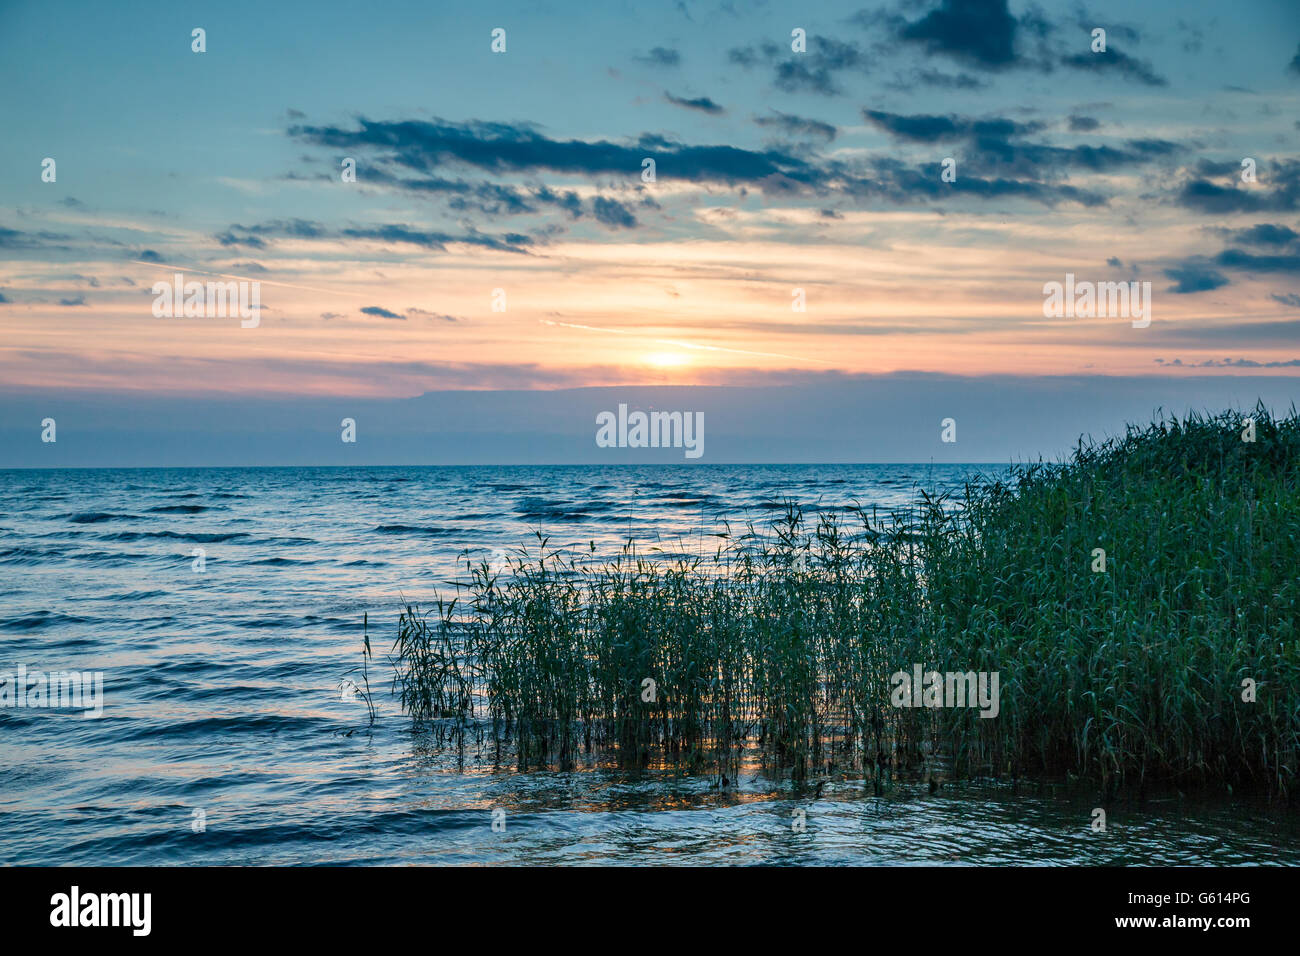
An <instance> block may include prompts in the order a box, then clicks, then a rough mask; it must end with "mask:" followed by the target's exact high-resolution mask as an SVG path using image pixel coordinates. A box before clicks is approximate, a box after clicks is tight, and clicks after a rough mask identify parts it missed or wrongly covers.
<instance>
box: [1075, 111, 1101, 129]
mask: <svg viewBox="0 0 1300 956" xmlns="http://www.w3.org/2000/svg"><path fill="white" fill-rule="evenodd" d="M1100 127H1101V121H1100V120H1098V119H1094V118H1093V117H1091V116H1077V115H1071V116H1070V132H1071V133H1091V132H1092V131H1093V130H1095V129H1098V128H1100Z"/></svg>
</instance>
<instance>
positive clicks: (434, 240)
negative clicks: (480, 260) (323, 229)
mask: <svg viewBox="0 0 1300 956" xmlns="http://www.w3.org/2000/svg"><path fill="white" fill-rule="evenodd" d="M339 236H340V237H342V238H344V239H369V240H376V241H379V242H398V243H403V244H406V245H412V246H421V247H423V248H425V249H438V250H442V249H445V248H446V246H447V245H449V244H454V243H461V244H466V245H471V246H482V247H484V248H485V249H496V250H499V251H502V252H521V251H522V250H521V249H519V248H518V247H519V246H527V245H531V244H532V241H533V240H532V239H531V238H530V237H529V236H525V235H521V234H519V233H514V232H508V233H505V234H504V235H503V236H501V237H500V238H496V237H493V236H486V235H483V234H482V233H478V232H469V233H466V234H464V235H451V234H449V233H445V232H438V231H436V230H428V229H417V228H415V227H413V226H407V225H402V224H400V223H391V224H387V225H382V226H352V227H349V228H346V229H341V230H339Z"/></svg>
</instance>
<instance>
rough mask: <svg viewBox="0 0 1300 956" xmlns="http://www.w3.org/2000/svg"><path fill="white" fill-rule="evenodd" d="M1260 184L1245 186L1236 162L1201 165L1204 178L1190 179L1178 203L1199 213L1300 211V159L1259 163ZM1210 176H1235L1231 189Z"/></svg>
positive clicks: (1179, 196) (1178, 197)
mask: <svg viewBox="0 0 1300 956" xmlns="http://www.w3.org/2000/svg"><path fill="white" fill-rule="evenodd" d="M1259 170H1260V171H1259V173H1258V177H1259V178H1258V181H1257V182H1255V183H1243V182H1241V180H1240V176H1239V174H1240V172H1241V167H1240V166H1239V165H1238V164H1236V163H1231V162H1225V163H1200V164H1198V166H1197V172H1198V173H1200V178H1194V179H1191V180H1188V181H1187V182H1186V183H1184V184H1183V186H1182V188H1181V189H1180V190H1179V192H1178V194H1177V196H1176V197H1175V199H1174V201H1175V202H1176V203H1177V204H1178V205H1180V206H1183V207H1185V208H1187V209H1193V210H1196V211H1197V212H1202V213H1210V214H1213V215H1222V214H1224V213H1233V212H1294V211H1295V210H1296V209H1297V208H1300V160H1278V161H1274V162H1272V163H1268V164H1265V163H1260V164H1259ZM1207 175H1223V176H1225V177H1227V176H1231V177H1232V185H1231V186H1220V185H1219V184H1218V183H1214V182H1211V181H1209V180H1208V179H1205V178H1203V177H1204V176H1207Z"/></svg>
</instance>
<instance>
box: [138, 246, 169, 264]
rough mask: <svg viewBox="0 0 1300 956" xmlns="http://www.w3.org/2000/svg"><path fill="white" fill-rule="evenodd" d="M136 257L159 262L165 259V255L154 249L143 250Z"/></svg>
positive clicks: (143, 260)
mask: <svg viewBox="0 0 1300 956" xmlns="http://www.w3.org/2000/svg"><path fill="white" fill-rule="evenodd" d="M135 258H137V259H138V260H140V261H141V262H159V263H161V262H162V261H163V257H162V256H160V255H159V254H158V253H157V252H155V251H154V250H153V249H146V250H144V251H143V252H141V253H140V254H139V255H137V256H136V257H135Z"/></svg>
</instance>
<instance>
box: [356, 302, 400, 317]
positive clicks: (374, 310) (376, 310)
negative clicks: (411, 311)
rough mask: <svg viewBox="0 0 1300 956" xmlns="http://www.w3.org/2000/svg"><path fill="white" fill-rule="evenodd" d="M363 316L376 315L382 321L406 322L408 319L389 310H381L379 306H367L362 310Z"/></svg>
mask: <svg viewBox="0 0 1300 956" xmlns="http://www.w3.org/2000/svg"><path fill="white" fill-rule="evenodd" d="M361 314H362V315H376V316H379V318H381V319H402V320H403V321H405V319H406V317H405V316H402V315H398V314H397V313H396V312H390V311H388V309H383V308H380V307H379V306H377V305H368V306H366V307H365V308H364V309H362V310H361Z"/></svg>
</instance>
